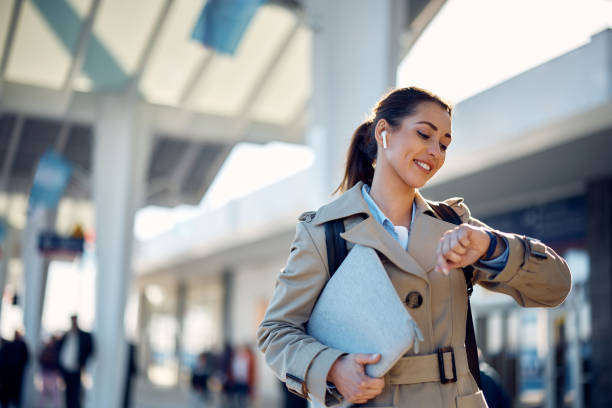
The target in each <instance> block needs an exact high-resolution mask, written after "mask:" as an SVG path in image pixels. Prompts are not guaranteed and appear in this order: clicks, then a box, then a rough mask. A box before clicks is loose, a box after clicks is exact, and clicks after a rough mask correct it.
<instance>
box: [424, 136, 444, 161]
mask: <svg viewBox="0 0 612 408" xmlns="http://www.w3.org/2000/svg"><path fill="white" fill-rule="evenodd" d="M432 139H433V138H432ZM427 152H428V153H429V154H430V155H432V156H433V157H438V156H440V153H441V149H440V144H439V143H438V142H437V141H436V140H432V141H431V143H429V146H427Z"/></svg>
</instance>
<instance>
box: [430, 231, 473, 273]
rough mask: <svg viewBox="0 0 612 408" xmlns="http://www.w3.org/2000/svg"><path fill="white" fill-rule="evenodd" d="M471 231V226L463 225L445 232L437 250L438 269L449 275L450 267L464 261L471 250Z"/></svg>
mask: <svg viewBox="0 0 612 408" xmlns="http://www.w3.org/2000/svg"><path fill="white" fill-rule="evenodd" d="M469 233H470V231H469V228H468V227H466V226H463V225H461V226H458V227H456V228H454V229H452V230H449V231H447V232H446V233H445V234H444V236H443V237H442V238H441V239H440V242H439V244H438V248H437V250H436V270H437V271H439V272H442V273H444V274H445V275H448V271H449V269H451V268H454V267H457V266H459V265H461V264H462V263H463V260H464V257H465V256H466V255H467V254H468V250H469V245H470V239H469Z"/></svg>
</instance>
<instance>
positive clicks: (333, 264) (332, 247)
mask: <svg viewBox="0 0 612 408" xmlns="http://www.w3.org/2000/svg"><path fill="white" fill-rule="evenodd" d="M343 232H344V221H343V220H342V219H339V220H332V221H328V222H326V223H325V246H326V247H327V264H328V268H329V277H330V278H331V277H332V276H333V275H334V273H335V272H336V270H337V269H338V268H339V267H340V264H341V263H342V261H344V258H346V256H347V255H348V250H347V249H346V241H345V240H344V239H343V238H342V237H341V236H340V234H341V233H343Z"/></svg>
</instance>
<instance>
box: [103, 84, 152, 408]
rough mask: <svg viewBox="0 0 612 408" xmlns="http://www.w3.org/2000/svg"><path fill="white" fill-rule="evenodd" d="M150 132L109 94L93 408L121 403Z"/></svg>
mask: <svg viewBox="0 0 612 408" xmlns="http://www.w3.org/2000/svg"><path fill="white" fill-rule="evenodd" d="M149 141H150V136H149V134H148V132H147V129H146V128H145V126H144V125H143V121H142V120H139V115H138V111H137V109H136V106H135V104H134V102H132V101H130V100H129V99H127V98H124V97H122V96H106V97H105V98H104V99H103V100H102V101H101V102H100V106H99V111H98V117H97V119H96V123H95V145H94V158H93V159H94V160H93V161H94V166H93V192H94V194H93V195H94V203H95V208H96V263H97V278H96V320H95V330H94V340H95V346H96V355H95V356H94V385H93V398H92V402H93V407H95V408H107V407H119V406H121V402H122V398H123V389H124V384H125V373H126V356H127V340H126V334H125V326H124V314H125V306H126V302H127V296H128V293H129V287H130V283H131V276H132V270H131V262H132V243H133V240H134V233H133V229H134V214H135V212H136V210H137V209H138V208H139V207H140V204H141V203H142V196H143V192H144V180H145V170H146V164H147V162H148V156H149V148H150V146H149Z"/></svg>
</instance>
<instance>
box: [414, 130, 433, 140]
mask: <svg viewBox="0 0 612 408" xmlns="http://www.w3.org/2000/svg"><path fill="white" fill-rule="evenodd" d="M417 134H418V135H419V136H421V138H423V139H425V140H427V139H429V137H430V136H429V135H428V134H426V133H423V132H421V131H420V130H417Z"/></svg>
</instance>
